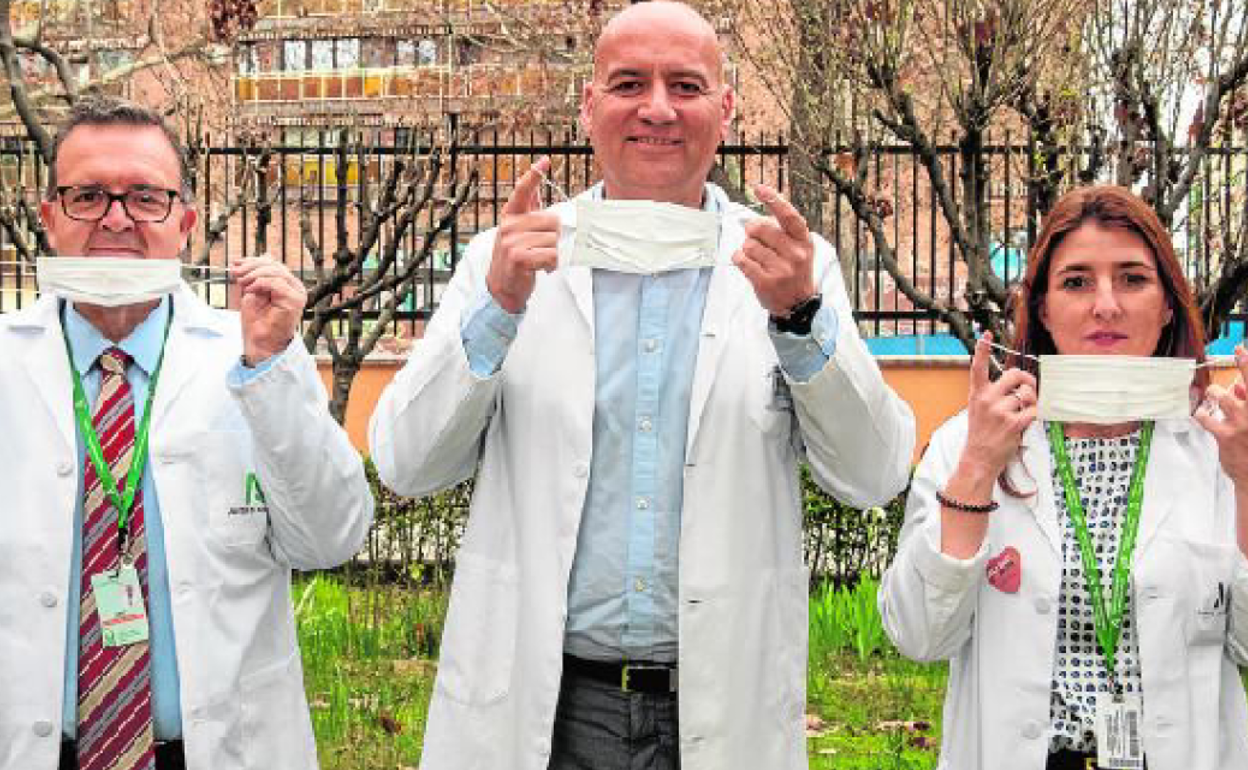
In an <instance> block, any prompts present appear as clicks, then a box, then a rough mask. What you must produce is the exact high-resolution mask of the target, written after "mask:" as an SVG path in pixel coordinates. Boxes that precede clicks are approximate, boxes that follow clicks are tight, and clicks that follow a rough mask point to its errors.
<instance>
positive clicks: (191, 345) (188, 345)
mask: <svg viewBox="0 0 1248 770" xmlns="http://www.w3.org/2000/svg"><path fill="white" fill-rule="evenodd" d="M224 331H225V325H224V324H223V323H222V322H221V320H220V319H218V318H217V317H216V316H215V315H214V314H213V313H212V311H211V310H210V309H209V308H208V306H207V305H205V304H204V303H203V301H202V300H200V299H199V298H198V297H196V296H195V294H194V292H192V291H191V290H190V289H189V288H187V287H186V286H185V285H184V286H183V287H182V288H181V289H180V290H179V291H178V292H177V293H176V294H174V295H173V326H172V327H171V328H170V329H169V340H168V341H167V342H166V343H165V357H164V361H163V363H162V364H161V369H160V382H159V383H157V385H156V400H155V403H154V404H153V406H152V420H153V422H155V423H159V422H161V421H162V420H163V418H164V416H165V414H166V413H167V412H168V411H169V408H170V406H171V405H172V404H173V403H174V402H175V401H176V400H177V398H178V396H179V395H180V394H181V393H182V391H183V390H185V389H186V386H187V385H188V384H190V382H191V380H192V379H193V378H194V377H195V374H196V373H197V372H200V371H202V368H201V366H200V363H201V361H200V360H199V359H198V356H199V355H200V354H201V353H202V350H200V347H199V345H197V344H196V342H195V339H194V338H195V337H197V336H202V335H204V334H210V335H213V336H219V335H221V334H223V333H224Z"/></svg>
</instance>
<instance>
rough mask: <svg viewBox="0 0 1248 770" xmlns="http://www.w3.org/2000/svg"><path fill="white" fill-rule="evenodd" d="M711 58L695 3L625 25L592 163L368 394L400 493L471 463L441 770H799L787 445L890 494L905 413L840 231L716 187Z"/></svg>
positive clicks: (441, 671) (719, 95)
mask: <svg viewBox="0 0 1248 770" xmlns="http://www.w3.org/2000/svg"><path fill="white" fill-rule="evenodd" d="M722 62H723V54H722V51H721V49H720V46H719V42H718V39H717V36H716V34H715V31H714V30H713V29H712V28H711V26H710V25H709V24H708V23H707V22H706V21H705V20H704V19H703V18H702V17H700V16H699V15H698V14H697V13H695V12H694V11H692V10H691V9H690V8H689V7H687V6H685V5H681V4H677V3H644V4H640V5H634V6H631V7H630V8H628V9H627V10H625V11H623V12H621V13H620V14H619V15H618V16H616V17H615V18H614V19H613V20H612V21H611V22H610V23H609V24H608V25H607V26H606V28H605V29H604V31H603V33H602V36H601V38H600V39H599V40H598V44H597V47H596V49H595V55H594V77H593V81H592V82H591V83H590V84H588V85H587V86H586V87H585V91H584V95H583V101H582V106H581V123H582V125H583V127H584V129H585V131H586V132H587V133H588V134H589V137H590V140H591V142H592V144H593V148H594V154H595V157H596V158H597V159H598V163H599V166H600V167H601V169H602V174H603V180H602V182H601V183H600V184H598V185H596V186H595V187H593V188H592V189H591V190H589V191H588V192H586V193H584V194H583V195H581V196H578V198H577V199H576V201H574V202H572V203H565V204H560V205H556V206H553V207H551V208H548V209H543V208H541V204H540V202H539V197H538V191H539V189H540V186H541V184H542V176H543V175H544V174H546V172H547V170H548V167H549V162H548V160H546V159H542V160H540V161H539V162H538V163H537V164H535V165H534V166H533V167H532V168H530V169H529V170H528V172H527V173H526V174H525V175H524V176H523V177H522V178H521V179H520V181H519V182H518V183H517V185H516V189H515V191H514V193H513V194H512V196H511V199H510V200H509V201H508V203H507V206H506V208H505V209H504V211H503V214H502V218H501V222H500V225H499V227H498V228H497V229H496V230H492V231H489V232H487V233H483V234H481V235H480V236H478V237H477V238H476V239H474V240H473V242H472V244H471V245H470V246H469V250H468V255H467V257H466V258H465V260H464V261H463V262H462V263H461V266H460V268H459V270H458V271H457V272H456V275H455V277H454V279H453V280H452V281H451V284H450V286H449V287H448V289H447V292H446V294H445V295H444V296H443V299H442V304H441V307H440V308H439V310H438V311H437V313H436V314H435V315H434V318H433V320H432V322H431V323H430V326H429V329H428V331H427V333H426V336H425V338H424V339H423V340H422V341H421V342H420V344H418V345H417V346H416V348H415V351H414V352H413V355H412V358H411V360H410V361H409V362H408V364H407V365H406V366H405V367H404V369H403V370H402V371H401V372H400V373H399V375H398V376H397V377H396V378H395V380H394V382H393V383H392V384H391V385H390V387H389V389H388V390H387V391H386V393H385V394H384V395H383V396H382V399H381V401H380V403H379V404H378V406H377V409H376V411H375V413H374V416H373V422H372V425H371V429H370V441H371V445H372V454H373V459H374V460H375V462H376V464H377V468H378V470H379V471H380V473H381V477H382V479H383V480H384V481H385V483H386V484H388V485H389V486H390V487H392V488H393V489H395V490H396V491H398V492H400V493H402V494H408V495H423V494H427V493H429V492H432V491H434V490H436V489H439V488H441V487H445V486H447V485H450V484H453V483H455V482H458V481H460V480H462V479H465V478H467V477H469V476H471V475H473V474H474V473H475V474H476V479H477V482H476V492H475V496H474V499H473V504H472V511H471V513H470V515H469V519H468V524H467V528H466V531H465V533H464V538H463V545H462V547H461V550H460V553H459V556H458V559H457V565H456V574H455V584H454V588H453V590H452V594H451V604H450V611H449V614H448V617H447V624H446V630H445V633H444V635H443V639H442V652H441V660H440V664H439V667H438V677H437V684H436V692H435V694H434V697H433V702H432V705H431V707H430V711H429V719H428V724H427V727H426V737H425V750H424V754H423V757H422V767H424V768H427V769H428V770H437V769H440V768H457V769H462V768H488V769H489V770H496V769H498V768H524V769H525V770H544V769H545V768H553V769H555V770H564V769H565V768H594V770H613V769H615V768H619V769H620V770H624V769H625V768H628V769H630V770H641V769H643V768H675V767H680V766H682V765H683V766H684V767H686V768H707V769H708V770H710V769H713V770H725V769H726V768H727V769H731V768H742V769H743V770H744V769H746V768H748V769H749V770H785V769H786V768H804V767H805V766H806V751H805V738H804V721H803V714H804V708H805V682H806V602H807V598H806V590H807V572H806V570H805V569H804V568H803V566H802V526H801V525H802V508H801V501H802V493H801V485H800V483H799V475H798V466H799V463H800V462H803V461H805V462H807V463H809V465H810V467H811V470H812V472H813V474H814V476H815V478H816V479H817V480H818V481H819V483H820V484H822V485H823V486H824V487H825V488H827V489H828V490H830V491H831V492H833V493H834V494H835V495H837V496H838V497H839V498H840V499H841V500H843V501H845V502H847V503H850V504H853V505H860V506H865V505H871V504H876V503H880V502H883V501H885V500H888V499H889V498H891V497H892V496H893V495H895V494H896V493H897V492H898V491H900V490H901V489H902V487H903V486H904V485H905V483H906V479H907V476H908V471H909V462H910V454H911V450H912V447H913V444H914V421H913V417H912V415H911V414H910V412H909V410H908V408H907V407H906V406H905V404H904V403H903V402H902V401H901V400H900V399H899V398H897V396H896V394H894V393H893V392H892V391H891V390H889V388H888V387H887V386H886V385H885V384H884V381H883V379H882V378H881V376H880V372H879V369H878V368H877V367H876V365H875V363H874V361H873V360H872V359H871V357H870V355H869V354H868V353H867V351H866V348H865V346H864V345H863V344H862V341H861V340H860V339H859V337H858V335H857V333H856V331H855V328H854V323H853V317H852V315H851V309H850V305H849V301H848V299H847V297H846V295H845V289H844V286H843V285H842V282H841V277H840V275H841V274H840V269H839V267H838V266H837V264H836V260H835V257H834V255H833V253H832V249H831V248H830V247H829V245H828V244H827V243H826V242H825V241H824V240H822V239H821V238H819V237H817V236H814V235H812V234H811V233H810V232H809V231H808V230H807V227H806V223H805V222H804V221H803V220H802V218H801V216H800V215H799V214H798V213H797V212H796V211H795V210H794V209H793V207H792V206H790V205H789V204H788V203H787V202H786V201H785V200H783V199H782V198H781V197H780V196H779V195H778V194H777V193H776V192H775V191H774V190H771V189H770V188H767V187H763V186H759V187H757V188H756V189H755V192H756V194H757V195H758V197H759V198H760V200H762V201H763V202H764V204H765V205H766V207H767V208H768V210H769V212H770V214H771V216H770V217H766V218H764V217H760V216H757V215H755V214H754V213H753V212H751V211H749V210H748V209H746V208H744V207H741V206H738V205H735V204H733V203H731V202H730V201H729V200H728V198H727V197H726V196H725V195H724V193H723V191H722V190H720V189H719V188H717V187H715V186H714V185H711V184H708V183H707V175H708V173H709V172H710V169H711V165H712V163H713V162H714V159H715V152H716V148H717V146H718V145H719V143H720V142H721V141H722V140H723V139H724V137H725V136H726V134H727V132H728V130H729V125H730V121H731V119H732V115H733V108H734V100H735V96H734V94H733V91H732V89H731V88H730V87H729V86H728V85H726V84H725V82H724V73H723V69H722ZM621 202H622V203H621ZM673 204H674V205H673ZM561 229H563V230H564V231H565V232H571V231H573V230H575V232H576V234H577V236H578V238H580V237H581V236H585V238H584V239H585V240H587V241H593V242H594V243H596V244H598V245H597V246H596V247H595V249H591V250H589V252H585V251H583V250H581V249H580V248H579V247H576V248H574V249H573V250H572V251H573V253H572V254H571V255H569V253H568V249H566V248H565V247H564V246H560V231H561ZM591 236H592V237H591ZM690 243H692V244H695V246H696V248H695V251H697V249H701V251H700V252H698V253H700V254H701V255H702V256H703V257H705V256H707V255H708V254H709V255H710V256H711V257H713V260H712V261H710V262H709V263H708V262H707V261H698V260H696V259H695V260H694V261H693V262H689V261H688V260H687V259H686V258H687V257H688V256H689V254H690V253H692V252H689V250H688V245H689V244H690ZM587 254H588V259H589V261H588V263H584V262H580V261H578V260H580V259H581V258H586V257H587ZM595 260H605V262H601V261H598V262H596V261H595ZM604 264H611V265H616V266H617V267H628V266H632V267H633V268H636V267H638V266H639V265H640V266H641V267H642V269H640V270H638V271H624V270H622V269H607V268H606V267H605V266H604ZM647 266H648V267H647ZM678 267H679V268H683V269H670V268H678ZM678 714H679V717H678Z"/></svg>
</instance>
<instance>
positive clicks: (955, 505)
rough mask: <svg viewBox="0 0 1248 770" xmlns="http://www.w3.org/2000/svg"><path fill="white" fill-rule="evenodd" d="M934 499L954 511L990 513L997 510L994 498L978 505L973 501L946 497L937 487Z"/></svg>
mask: <svg viewBox="0 0 1248 770" xmlns="http://www.w3.org/2000/svg"><path fill="white" fill-rule="evenodd" d="M936 500H937V501H939V502H940V504H941V505H943V506H945V507H946V508H952V509H953V510H955V511H963V512H965V513H992V512H993V511H995V510H997V501H996V500H991V501H989V502H986V503H983V504H980V505H976V504H975V503H964V502H962V501H961V500H954V499H953V498H952V497H947V496H946V495H945V493H944V492H941V491H940V490H939V489H938V490H936Z"/></svg>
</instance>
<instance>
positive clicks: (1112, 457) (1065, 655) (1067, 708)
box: [1049, 430, 1140, 753]
mask: <svg viewBox="0 0 1248 770" xmlns="http://www.w3.org/2000/svg"><path fill="white" fill-rule="evenodd" d="M1139 446H1140V434H1139V431H1138V430H1137V431H1135V432H1133V433H1131V434H1129V435H1126V436H1120V437H1116V438H1080V439H1072V438H1067V439H1066V453H1067V456H1068V457H1069V458H1070V464H1071V468H1072V469H1073V470H1074V475H1075V479H1076V481H1077V483H1078V485H1079V496H1080V498H1081V499H1082V501H1083V507H1084V515H1085V516H1086V517H1087V521H1088V532H1089V533H1090V534H1091V539H1092V544H1093V546H1094V547H1095V548H1096V556H1097V561H1098V562H1099V564H1100V569H1101V585H1102V586H1103V591H1104V596H1105V600H1106V602H1108V601H1109V600H1110V596H1111V592H1112V585H1113V577H1114V561H1115V559H1117V558H1118V541H1119V537H1120V533H1121V528H1122V524H1123V521H1124V520H1125V519H1126V511H1127V490H1128V488H1129V487H1130V485H1131V472H1132V471H1133V470H1134V468H1135V457H1136V452H1137V450H1138V449H1139ZM1053 491H1054V498H1055V501H1056V504H1057V511H1058V519H1059V521H1061V522H1062V523H1063V527H1062V532H1063V534H1062V587H1061V594H1060V596H1059V597H1058V616H1057V655H1056V657H1055V658H1054V663H1053V689H1052V694H1051V697H1050V699H1049V719H1050V721H1051V723H1052V726H1053V735H1052V738H1051V739H1050V741H1049V751H1059V750H1061V749H1071V750H1073V751H1080V752H1088V753H1092V752H1095V751H1096V734H1095V730H1096V695H1097V693H1103V692H1108V690H1109V682H1108V679H1107V677H1106V673H1105V660H1104V657H1103V656H1102V655H1101V650H1100V646H1099V645H1098V644H1097V641H1096V627H1095V625H1094V624H1093V620H1092V603H1091V599H1090V598H1089V595H1088V591H1087V587H1086V583H1085V582H1084V576H1083V563H1082V561H1081V560H1080V554H1079V541H1078V540H1077V539H1076V538H1075V528H1074V524H1073V522H1072V520H1071V518H1070V515H1069V513H1068V511H1067V509H1066V495H1065V493H1064V487H1063V486H1062V479H1061V476H1060V475H1059V474H1058V470H1057V459H1056V458H1054V460H1053ZM1134 619H1135V608H1134V606H1133V605H1132V603H1131V602H1128V603H1127V608H1126V617H1125V618H1123V626H1122V637H1121V639H1120V640H1119V642H1118V652H1117V666H1118V675H1119V680H1120V681H1121V682H1122V686H1123V690H1124V691H1125V692H1128V693H1131V692H1138V691H1139V690H1140V648H1139V641H1138V639H1137V638H1136V633H1135V623H1134Z"/></svg>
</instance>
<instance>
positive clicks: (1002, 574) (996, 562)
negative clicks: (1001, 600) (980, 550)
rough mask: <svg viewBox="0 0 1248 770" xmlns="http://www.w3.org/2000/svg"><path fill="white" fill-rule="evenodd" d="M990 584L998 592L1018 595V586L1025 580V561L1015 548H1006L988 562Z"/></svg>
mask: <svg viewBox="0 0 1248 770" xmlns="http://www.w3.org/2000/svg"><path fill="white" fill-rule="evenodd" d="M986 570H987V572H988V582H989V583H990V584H991V585H992V587H993V588H995V589H997V590H998V591H1003V592H1005V593H1007V594H1012V593H1017V592H1018V585H1019V583H1021V582H1022V580H1023V559H1022V557H1021V556H1019V555H1018V549H1017V548H1015V547H1014V546H1012V545H1011V546H1006V548H1005V550H1004V551H1002V552H1001V553H999V554H997V555H996V556H994V557H992V558H991V559H989V560H988V566H987V568H986Z"/></svg>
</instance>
